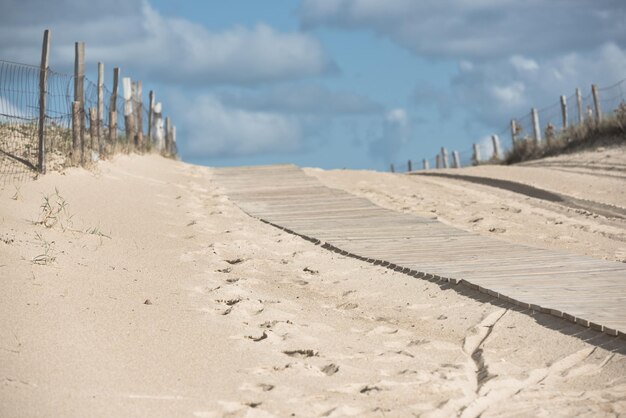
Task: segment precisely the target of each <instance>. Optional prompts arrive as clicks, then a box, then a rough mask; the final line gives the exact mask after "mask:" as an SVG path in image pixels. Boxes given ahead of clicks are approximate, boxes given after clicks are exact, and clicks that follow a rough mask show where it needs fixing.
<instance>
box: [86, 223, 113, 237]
mask: <svg viewBox="0 0 626 418" xmlns="http://www.w3.org/2000/svg"><path fill="white" fill-rule="evenodd" d="M85 233H86V234H90V235H97V236H99V237H104V238H108V239H111V236H110V235H107V234H105V233H103V232H102V231H101V230H100V226H94V227H93V228H87V229H86V230H85Z"/></svg>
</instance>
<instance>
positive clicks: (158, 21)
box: [0, 0, 336, 85]
mask: <svg viewBox="0 0 626 418" xmlns="http://www.w3.org/2000/svg"><path fill="white" fill-rule="evenodd" d="M31 3H35V4H30V7H29V8H28V9H29V10H30V13H29V14H24V13H21V12H20V11H21V10H23V7H20V6H19V5H15V7H10V8H7V7H4V6H3V13H2V18H0V20H1V21H2V25H0V56H3V57H5V58H10V59H13V60H19V61H22V62H27V63H30V62H36V61H37V57H38V56H39V54H40V53H38V52H37V51H38V49H39V47H40V44H41V34H42V31H43V29H44V25H45V26H46V27H49V28H50V29H51V32H52V52H51V56H52V63H53V64H54V63H55V62H57V63H58V62H63V63H64V65H65V66H66V68H69V67H70V66H71V64H72V62H73V46H74V42H75V41H85V42H86V59H87V61H88V63H92V64H93V63H95V62H96V61H104V62H105V63H106V64H108V65H111V66H121V67H122V69H123V70H124V71H125V72H126V74H131V75H132V76H133V77H138V78H142V77H145V78H149V79H150V80H151V81H154V82H158V81H166V82H167V81H169V82H174V83H189V84H191V83H193V84H194V85H202V84H206V85H212V84H219V83H222V84H250V83H260V82H268V81H282V80H286V79H294V78H300V77H307V76H314V75H319V74H324V73H327V72H330V71H335V70H336V66H335V64H334V63H333V62H332V60H331V59H330V58H329V57H328V56H327V54H326V53H325V51H324V50H323V48H322V46H321V45H320V43H319V42H318V41H317V39H315V38H314V37H312V36H310V35H308V34H304V33H300V32H279V31H277V30H275V29H273V28H272V27H270V26H268V25H265V24H258V25H256V26H254V27H233V28H230V29H226V30H221V31H210V30H208V29H207V28H206V27H204V26H202V25H199V24H197V23H193V22H191V21H188V20H185V19H181V18H171V17H164V16H162V15H160V14H159V13H158V12H157V11H156V10H155V9H153V8H152V7H151V6H150V4H149V3H148V2H147V1H141V0H129V1H128V2H122V3H124V4H125V6H124V7H118V6H120V5H119V4H117V3H118V2H114V3H108V2H105V3H98V6H97V7H95V9H94V10H92V8H91V7H84V6H80V7H76V5H77V4H78V3H80V2H76V1H75V0H64V1H59V2H54V7H51V6H50V4H52V3H51V2H49V1H47V0H46V1H43V0H37V1H34V2H31ZM126 3H128V4H126ZM81 4H82V3H81ZM90 4H91V3H90ZM46 13H49V15H50V18H49V19H45V18H43V17H45V16H46Z"/></svg>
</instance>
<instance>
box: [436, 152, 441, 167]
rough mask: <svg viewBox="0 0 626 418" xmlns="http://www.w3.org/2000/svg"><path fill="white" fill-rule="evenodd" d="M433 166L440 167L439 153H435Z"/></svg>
mask: <svg viewBox="0 0 626 418" xmlns="http://www.w3.org/2000/svg"><path fill="white" fill-rule="evenodd" d="M435 168H441V155H439V154H437V155H435Z"/></svg>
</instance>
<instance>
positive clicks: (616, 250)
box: [305, 148, 626, 261]
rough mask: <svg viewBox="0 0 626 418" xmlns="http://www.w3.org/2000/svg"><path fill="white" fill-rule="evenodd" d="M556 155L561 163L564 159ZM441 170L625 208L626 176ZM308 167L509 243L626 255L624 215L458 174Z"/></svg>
mask: <svg viewBox="0 0 626 418" xmlns="http://www.w3.org/2000/svg"><path fill="white" fill-rule="evenodd" d="M624 149H626V148H624ZM597 153H598V152H595V151H594V152H589V153H585V154H582V155H579V154H576V155H572V156H564V157H560V158H561V159H562V160H564V161H566V162H567V163H568V164H579V165H580V166H584V165H585V161H593V159H594V158H598V156H597V155H596V154H597ZM602 155H604V154H603V153H602ZM616 155H617V156H618V157H620V156H622V157H623V158H621V157H620V158H617V157H615V158H609V160H611V161H613V160H615V161H613V162H612V164H614V165H615V167H617V168H619V166H620V164H621V161H622V160H623V162H624V164H625V165H626V152H624V151H623V150H622V148H620V149H618V151H616ZM550 161H551V162H550V164H552V165H554V164H556V163H557V162H559V161H561V160H560V159H557V158H554V159H551V160H550ZM533 164H534V165H537V166H538V165H540V164H541V163H540V162H534V163H533ZM544 164H548V163H546V162H544ZM589 164H591V163H589ZM607 164H608V163H607ZM607 167H610V166H608V165H606V166H604V170H605V171H610V170H609V168H607ZM439 171H440V172H448V173H456V174H468V175H473V176H481V177H490V178H498V179H504V180H511V181H516V182H520V183H523V184H528V185H531V186H534V187H538V188H542V189H544V190H547V191H551V192H556V193H561V194H565V195H568V196H573V197H576V198H579V199H586V200H593V201H597V202H600V203H603V204H610V205H618V206H620V207H626V177H625V178H615V177H599V176H598V175H596V174H595V173H594V174H585V173H581V172H577V173H569V172H563V171H560V170H556V169H553V168H545V167H535V166H532V167H531V166H524V167H519V166H480V167H470V168H464V169H461V170H439ZM583 171H584V170H583ZM305 172H306V173H307V174H309V175H312V176H314V177H317V178H318V179H319V180H320V181H321V182H322V183H323V184H325V185H327V186H329V187H334V188H338V189H342V190H346V191H348V192H350V193H353V194H356V195H358V196H363V197H367V198H368V199H370V200H372V201H373V202H374V203H376V204H378V205H380V206H383V207H386V208H390V209H394V210H399V211H403V212H407V213H414V214H417V215H419V216H426V217H431V218H436V219H438V220H440V221H441V222H444V223H447V224H449V225H452V226H454V227H457V228H461V229H464V230H467V231H474V232H476V233H479V234H484V235H489V236H492V237H496V238H498V239H503V240H506V241H509V242H516V243H521V244H528V245H533V246H538V247H543V248H551V249H557V250H565V251H569V252H573V253H578V254H585V255H590V256H593V257H597V258H602V259H607V260H615V261H626V220H624V219H614V218H606V217H604V216H601V215H598V214H594V213H591V212H588V211H585V210H580V209H574V208H570V207H567V206H565V205H560V204H558V203H552V202H547V201H544V200H539V199H534V198H530V197H528V196H524V195H521V194H518V193H513V192H510V191H506V190H502V189H498V188H494V187H489V186H485V185H481V184H475V183H471V182H467V181H463V180H457V179H449V178H442V177H430V176H419V175H412V176H407V175H403V174H390V173H378V172H372V171H352V170H331V171H324V170H320V169H305Z"/></svg>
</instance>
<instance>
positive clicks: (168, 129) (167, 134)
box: [163, 116, 393, 173]
mask: <svg viewBox="0 0 626 418" xmlns="http://www.w3.org/2000/svg"><path fill="white" fill-rule="evenodd" d="M171 122H172V121H171V120H170V117H169V116H167V117H166V118H165V149H164V150H163V153H164V154H165V155H168V154H169V152H170V149H172V128H171V126H172V125H171ZM392 173H393V171H392Z"/></svg>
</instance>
